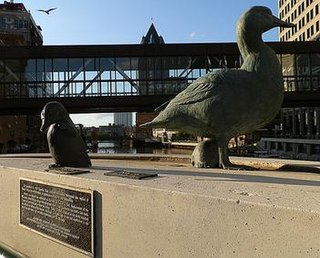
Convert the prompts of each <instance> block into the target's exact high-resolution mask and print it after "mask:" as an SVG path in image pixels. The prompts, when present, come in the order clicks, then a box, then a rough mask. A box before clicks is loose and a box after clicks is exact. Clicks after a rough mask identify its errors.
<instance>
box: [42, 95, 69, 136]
mask: <svg viewBox="0 0 320 258" xmlns="http://www.w3.org/2000/svg"><path fill="white" fill-rule="evenodd" d="M41 120H42V124H41V128H40V131H41V132H45V131H47V129H48V128H49V126H50V125H52V124H54V123H61V122H64V121H69V120H70V117H69V113H68V111H67V110H66V109H65V107H64V106H63V105H62V104H61V103H59V102H57V101H52V102H48V103H47V104H46V105H45V106H44V108H43V110H42V112H41Z"/></svg>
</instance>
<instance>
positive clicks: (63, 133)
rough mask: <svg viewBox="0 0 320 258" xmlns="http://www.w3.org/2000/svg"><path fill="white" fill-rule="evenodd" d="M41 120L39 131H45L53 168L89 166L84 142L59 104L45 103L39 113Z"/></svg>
mask: <svg viewBox="0 0 320 258" xmlns="http://www.w3.org/2000/svg"><path fill="white" fill-rule="evenodd" d="M41 120H42V125H41V128H40V131H41V132H46V131H47V140H48V145H49V150H50V153H51V156H52V158H53V160H54V163H55V164H54V165H53V166H61V167H90V166H91V161H90V158H89V156H88V153H87V150H86V145H85V142H84V141H83V139H82V137H81V136H80V134H79V132H78V130H77V129H76V127H75V125H74V123H73V122H72V120H71V118H70V116H69V114H68V112H67V110H66V109H65V107H64V106H63V105H62V104H61V103H59V102H56V101H52V102H49V103H47V104H46V105H45V106H44V108H43V110H42V112H41Z"/></svg>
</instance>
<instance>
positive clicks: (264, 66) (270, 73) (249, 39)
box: [237, 23, 282, 81]
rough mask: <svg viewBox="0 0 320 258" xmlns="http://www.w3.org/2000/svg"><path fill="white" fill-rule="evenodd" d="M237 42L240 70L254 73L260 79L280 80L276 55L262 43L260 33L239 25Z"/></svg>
mask: <svg viewBox="0 0 320 258" xmlns="http://www.w3.org/2000/svg"><path fill="white" fill-rule="evenodd" d="M237 41H238V47H239V50H240V53H241V55H242V57H243V60H244V62H243V65H242V67H241V69H243V70H246V71H249V72H255V73H257V74H258V75H259V76H260V77H261V78H262V77H263V78H267V79H269V78H276V80H277V81H280V80H282V73H281V67H280V63H279V60H278V58H277V55H276V53H275V52H274V51H273V50H272V49H271V48H270V47H269V46H267V45H266V44H265V43H264V42H263V41H262V33H259V32H257V31H255V30H253V29H252V28H248V26H247V27H246V26H245V25H243V24H241V23H240V24H239V25H238V29H237Z"/></svg>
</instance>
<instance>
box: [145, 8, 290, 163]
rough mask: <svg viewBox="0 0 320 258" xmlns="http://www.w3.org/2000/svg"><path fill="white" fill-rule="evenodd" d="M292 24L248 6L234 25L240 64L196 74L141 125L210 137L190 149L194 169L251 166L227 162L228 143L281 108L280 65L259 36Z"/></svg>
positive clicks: (251, 130)
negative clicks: (183, 88)
mask: <svg viewBox="0 0 320 258" xmlns="http://www.w3.org/2000/svg"><path fill="white" fill-rule="evenodd" d="M293 26H294V25H293V24H291V23H287V22H284V21H281V20H280V19H278V18H277V17H275V16H273V15H272V12H271V10H270V9H269V8H267V7H264V6H254V7H252V8H250V9H249V10H247V11H246V12H245V13H244V14H243V15H242V16H241V17H240V19H239V21H238V24H237V43H238V47H239V50H240V53H241V55H242V58H243V60H244V62H243V65H242V66H241V68H240V69H238V70H232V69H229V70H220V71H214V72H210V73H208V74H206V75H204V76H202V77H200V78H198V79H197V80H196V81H194V82H193V83H191V84H190V85H189V86H188V87H187V88H186V89H185V90H184V91H182V92H181V93H179V94H178V95H177V96H176V97H175V98H173V99H172V100H171V101H170V102H169V104H168V105H167V106H166V108H165V109H164V110H163V111H161V112H160V114H159V115H158V116H157V117H156V118H154V119H153V120H152V121H151V122H149V123H146V124H144V125H142V126H147V127H153V128H169V129H178V130H180V131H184V132H188V133H192V134H195V135H198V136H202V137H207V138H209V139H210V143H208V144H203V143H199V145H198V146H197V147H196V148H195V150H194V153H193V155H192V159H193V163H194V166H196V167H220V168H224V169H249V168H250V167H247V166H240V165H236V164H232V163H231V162H230V160H229V156H228V142H229V140H230V139H231V138H232V137H236V136H239V135H242V134H247V133H250V132H253V131H255V130H257V129H259V128H261V127H262V126H264V125H266V124H268V123H269V122H271V121H272V120H273V118H274V117H275V116H276V115H277V113H278V111H279V109H280V108H281V105H282V101H283V93H284V88H283V78H282V71H281V66H280V63H279V60H278V58H277V56H276V54H275V52H274V51H273V50H272V49H271V48H270V47H269V46H267V45H266V44H265V43H264V42H263V40H262V34H263V33H264V32H266V31H268V30H270V29H272V28H274V27H293ZM214 159H216V160H214Z"/></svg>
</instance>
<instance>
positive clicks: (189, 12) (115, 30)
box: [15, 0, 278, 126]
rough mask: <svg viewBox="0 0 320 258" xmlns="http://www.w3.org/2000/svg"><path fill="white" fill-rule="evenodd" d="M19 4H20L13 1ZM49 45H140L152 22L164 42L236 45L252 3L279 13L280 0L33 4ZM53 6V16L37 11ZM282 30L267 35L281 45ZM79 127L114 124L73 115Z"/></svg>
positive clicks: (29, 4) (108, 118) (59, 0)
mask: <svg viewBox="0 0 320 258" xmlns="http://www.w3.org/2000/svg"><path fill="white" fill-rule="evenodd" d="M15 2H16V3H17V2H19V1H17V0H16V1H15ZM22 2H23V3H24V4H25V6H26V8H27V9H28V10H30V12H31V14H32V15H33V17H34V20H35V21H36V23H37V24H38V25H40V26H41V27H42V34H43V39H44V44H45V45H66V44H68V45H76V44H77V45H78V44H84V45H87V44H137V43H140V40H141V37H142V36H143V35H145V34H146V32H147V30H148V28H149V26H150V24H151V22H153V23H154V25H155V27H156V29H157V31H158V33H159V34H160V35H161V36H163V38H164V40H165V42H166V43H199V42H234V41H235V39H236V37H235V26H236V22H237V20H238V18H239V16H240V15H241V14H242V13H243V12H244V11H245V10H247V9H248V8H250V7H251V6H254V5H264V6H267V7H269V8H270V9H271V10H272V11H273V13H274V15H276V16H277V15H278V13H277V4H278V1H277V0H265V1H262V0H223V1H221V0H198V1H191V0H134V1H133V0H114V1H110V0H91V1H84V0H56V1H54V0H41V1H40V0H29V1H22ZM52 7H55V8H57V9H56V10H54V11H52V12H51V13H50V15H47V14H45V13H42V12H38V11H37V10H38V9H49V8H52ZM277 35H278V31H277V29H273V30H272V31H270V32H267V33H266V34H265V35H264V40H266V41H277ZM72 118H73V120H74V122H75V123H79V122H81V123H83V124H84V125H86V126H88V125H99V124H107V123H110V122H112V121H113V120H112V115H111V114H91V115H88V114H86V115H83V116H81V115H73V116H72Z"/></svg>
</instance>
